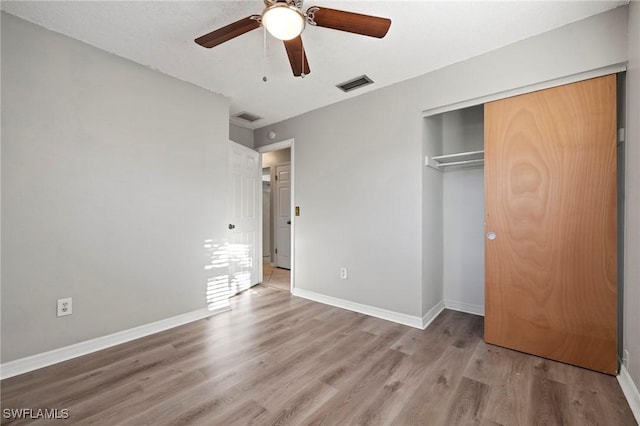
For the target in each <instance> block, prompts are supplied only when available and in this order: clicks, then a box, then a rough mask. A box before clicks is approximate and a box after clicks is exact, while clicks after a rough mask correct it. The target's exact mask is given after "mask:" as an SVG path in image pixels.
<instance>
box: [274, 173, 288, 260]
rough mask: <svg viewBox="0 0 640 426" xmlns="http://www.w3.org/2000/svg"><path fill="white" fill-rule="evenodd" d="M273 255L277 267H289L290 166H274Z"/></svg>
mask: <svg viewBox="0 0 640 426" xmlns="http://www.w3.org/2000/svg"><path fill="white" fill-rule="evenodd" d="M275 231H276V232H275V234H276V235H275V243H276V247H275V255H276V266H277V267H278V268H285V269H291V166H290V165H288V164H287V165H278V166H276V228H275Z"/></svg>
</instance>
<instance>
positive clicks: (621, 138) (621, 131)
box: [618, 127, 624, 142]
mask: <svg viewBox="0 0 640 426" xmlns="http://www.w3.org/2000/svg"><path fill="white" fill-rule="evenodd" d="M618 142H624V127H621V128H619V129H618Z"/></svg>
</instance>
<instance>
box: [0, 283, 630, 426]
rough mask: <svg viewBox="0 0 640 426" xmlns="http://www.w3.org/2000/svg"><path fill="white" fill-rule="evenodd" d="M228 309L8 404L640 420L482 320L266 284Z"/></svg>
mask: <svg viewBox="0 0 640 426" xmlns="http://www.w3.org/2000/svg"><path fill="white" fill-rule="evenodd" d="M231 304H232V310H231V311H230V312H225V313H222V314H219V315H216V316H213V317H210V318H208V319H204V320H200V321H196V322H193V323H190V324H186V325H184V326H181V327H176V328H174V329H171V330H167V331H165V332H162V333H157V334H154V335H151V336H147V337H145V338H142V339H138V340H135V341H132V342H128V343H125V344H123V345H119V346H115V347H112V348H108V349H106V350H104V351H100V352H97V353H94V354H89V355H86V356H83V357H79V358H76V359H73V360H69V361H67V362H64V363H60V364H58V365H54V366H51V367H47V368H43V369H40V370H37V371H33V372H30V373H28V374H24V375H21V376H16V377H13V378H10V379H7V380H3V381H2V382H0V388H1V389H0V390H1V403H2V407H3V408H58V409H63V408H67V409H69V413H70V419H69V421H68V422H65V423H64V424H82V425H85V424H86V425H99V426H102V425H108V426H111V425H135V426H140V425H145V424H148V425H154V426H155V425H172V426H173V425H177V424H185V425H187V424H188V425H224V426H227V425H246V424H256V425H261V426H262V425H275V424H295V425H307V424H324V425H341V426H342V425H369V424H385V425H400V426H405V425H412V424H416V425H434V426H439V425H443V426H448V425H455V424H464V425H472V424H478V425H486V426H496V425H509V426H510V425H537V424H549V425H551V424H564V425H578V426H582V425H590V424H593V425H616V426H618V425H621V426H627V425H630V426H631V425H636V424H637V423H636V422H635V420H634V418H633V415H632V414H631V411H630V409H629V406H628V404H627V403H626V400H625V399H624V396H623V394H622V392H621V390H620V387H619V385H618V383H617V381H616V380H615V378H613V377H610V376H606V375H604V374H600V373H595V372H592V371H588V370H583V369H580V368H577V367H573V366H568V365H564V364H560V363H556V362H554V361H549V360H545V359H542V358H538V357H533V356H530V355H526V354H522V353H519V352H515V351H511V350H509V349H504V348H499V347H495V346H492V345H487V344H486V343H484V342H483V341H482V332H483V331H482V324H483V319H482V318H481V317H478V316H474V315H469V314H464V313H461V312H454V311H449V310H445V311H443V312H442V313H441V314H440V315H439V316H438V317H437V318H436V319H435V320H434V321H433V322H432V323H431V325H430V327H429V328H427V329H426V330H418V329H415V328H411V327H406V326H402V325H399V324H396V323H392V322H388V321H384V320H381V319H378V318H373V317H368V316H366V315H363V314H359V313H355V312H350V311H345V310H342V309H339V308H335V307H331V306H326V305H322V304H319V303H315V302H311V301H309V300H305V299H301V298H297V297H294V296H291V295H290V294H289V293H287V292H283V291H279V290H272V289H269V288H263V287H261V286H258V287H254V288H252V289H250V290H249V291H246V292H244V293H241V294H240V295H238V296H236V297H234V298H232V299H231ZM58 423H60V422H58ZM2 424H15V425H22V424H48V422H46V421H35V420H29V419H22V420H15V419H14V420H12V419H4V418H3V419H2ZM60 424H63V423H60Z"/></svg>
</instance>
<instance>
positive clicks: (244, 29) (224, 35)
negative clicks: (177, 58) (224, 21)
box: [194, 15, 260, 49]
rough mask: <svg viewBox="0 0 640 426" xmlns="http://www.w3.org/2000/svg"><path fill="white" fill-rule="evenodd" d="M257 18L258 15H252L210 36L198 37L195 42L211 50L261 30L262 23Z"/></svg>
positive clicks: (213, 32) (211, 33)
mask: <svg viewBox="0 0 640 426" xmlns="http://www.w3.org/2000/svg"><path fill="white" fill-rule="evenodd" d="M256 17H258V18H259V16H257V15H252V16H249V17H247V18H244V19H241V20H239V21H236V22H234V23H233V24H229V25H227V26H225V27H222V28H219V29H217V30H215V31H212V32H210V33H209V34H205V35H203V36H201V37H198V38H197V39H195V40H194V41H195V42H196V43H198V44H199V45H200V46H202V47H206V48H209V49H210V48H212V47H214V46H217V45H219V44H222V43H224V42H225V41H229V40H231V39H232V38H236V37H238V36H240V35H242V34H244V33H248V32H249V31H251V30H255V29H256V28H259V27H260V22H258V21H257V20H256V19H255V18H256Z"/></svg>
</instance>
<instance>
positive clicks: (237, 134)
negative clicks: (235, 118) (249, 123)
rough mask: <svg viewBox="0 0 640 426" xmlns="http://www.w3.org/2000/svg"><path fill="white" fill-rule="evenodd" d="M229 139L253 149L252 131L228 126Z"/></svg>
mask: <svg viewBox="0 0 640 426" xmlns="http://www.w3.org/2000/svg"><path fill="white" fill-rule="evenodd" d="M229 139H231V140H232V141H234V142H235V143H239V144H240V145H244V146H246V147H248V148H253V130H251V129H245V128H244V127H240V126H236V125H235V124H229Z"/></svg>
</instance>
